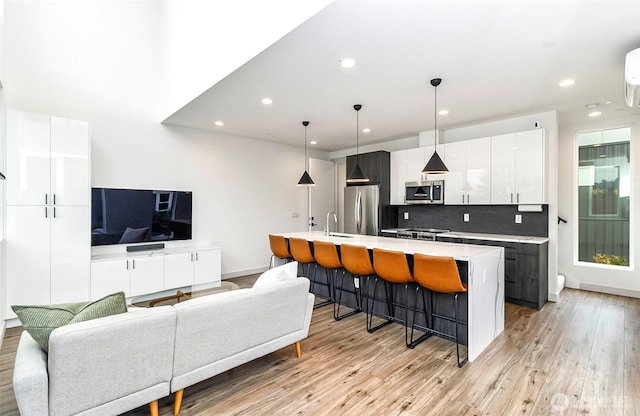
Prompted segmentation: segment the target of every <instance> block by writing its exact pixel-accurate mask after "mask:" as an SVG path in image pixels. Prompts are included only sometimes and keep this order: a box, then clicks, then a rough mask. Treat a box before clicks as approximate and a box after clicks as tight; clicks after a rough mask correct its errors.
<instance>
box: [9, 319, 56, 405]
mask: <svg viewBox="0 0 640 416" xmlns="http://www.w3.org/2000/svg"><path fill="white" fill-rule="evenodd" d="M13 391H14V394H15V396H16V402H17V403H18V410H20V415H22V416H30V415H34V416H42V415H48V414H49V376H48V374H47V354H46V353H45V352H44V351H42V349H41V348H40V346H39V345H38V343H37V342H36V341H35V340H34V339H33V338H31V335H29V334H28V333H27V331H24V332H22V336H21V337H20V343H19V344H18V350H17V352H16V360H15V367H14V370H13Z"/></svg>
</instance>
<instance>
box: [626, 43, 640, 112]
mask: <svg viewBox="0 0 640 416" xmlns="http://www.w3.org/2000/svg"><path fill="white" fill-rule="evenodd" d="M624 99H625V101H626V102H627V105H628V106H629V107H640V48H638V49H634V50H632V51H631V52H629V53H628V54H627V58H626V60H625V64H624Z"/></svg>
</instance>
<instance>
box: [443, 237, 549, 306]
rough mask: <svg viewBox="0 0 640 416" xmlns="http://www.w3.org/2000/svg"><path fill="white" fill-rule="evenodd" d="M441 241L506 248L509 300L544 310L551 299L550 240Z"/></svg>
mask: <svg viewBox="0 0 640 416" xmlns="http://www.w3.org/2000/svg"><path fill="white" fill-rule="evenodd" d="M438 241H444V242H451V243H464V244H476V245H483V246H498V247H504V297H505V300H506V301H507V302H510V303H515V304H517V305H523V306H528V307H530V308H536V309H541V308H542V307H543V306H544V304H545V303H546V302H547V299H548V292H549V278H548V269H547V267H548V243H544V244H524V243H510V242H502V241H489V240H475V239H466V238H451V237H438Z"/></svg>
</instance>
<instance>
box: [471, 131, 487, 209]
mask: <svg viewBox="0 0 640 416" xmlns="http://www.w3.org/2000/svg"><path fill="white" fill-rule="evenodd" d="M465 144H466V178H465V189H466V192H467V203H469V204H474V205H479V204H490V203H491V138H490V137H484V138H481V139H473V140H468V141H466V142H465Z"/></svg>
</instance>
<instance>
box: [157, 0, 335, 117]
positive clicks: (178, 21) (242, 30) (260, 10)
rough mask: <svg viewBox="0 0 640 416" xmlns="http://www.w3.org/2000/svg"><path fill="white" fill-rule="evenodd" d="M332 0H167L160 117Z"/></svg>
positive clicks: (195, 95)
mask: <svg viewBox="0 0 640 416" xmlns="http://www.w3.org/2000/svg"><path fill="white" fill-rule="evenodd" d="M331 1H332V0H305V1H299V0H270V1H255V0H233V1H219V0H218V1H210V0H166V1H165V2H164V5H165V7H166V9H165V11H166V12H165V13H164V16H165V20H164V28H165V30H164V31H163V34H164V35H165V38H164V42H163V49H165V50H166V52H167V53H166V55H165V61H164V62H163V67H164V68H165V69H166V70H167V79H166V85H167V87H168V88H167V89H166V91H167V105H166V107H165V109H164V111H163V117H162V119H164V118H166V117H168V116H169V115H171V114H173V113H174V112H175V111H177V110H178V109H180V108H181V107H182V106H184V105H185V104H187V103H189V102H190V101H191V100H193V99H194V98H196V97H197V96H198V95H200V94H202V93H203V92H204V91H206V90H208V89H209V88H211V87H212V86H213V85H215V84H216V83H217V82H218V81H220V80H222V79H223V78H224V77H226V76H227V75H229V74H230V73H232V72H233V71H235V70H236V69H238V68H239V67H240V66H241V65H243V64H244V63H245V62H247V61H249V60H250V59H252V58H253V57H254V56H256V55H257V54H258V53H260V52H262V50H264V49H265V48H267V47H268V46H270V45H271V44H273V43H274V42H276V41H277V40H278V39H280V38H281V37H282V36H284V35H286V34H287V33H288V32H290V31H291V30H292V29H294V28H295V27H296V26H298V25H300V24H301V23H303V22H304V21H305V20H307V19H308V18H310V17H311V16H313V15H314V14H315V13H317V12H318V11H320V10H321V9H322V8H324V7H325V6H327V5H328V4H329V3H331Z"/></svg>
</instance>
